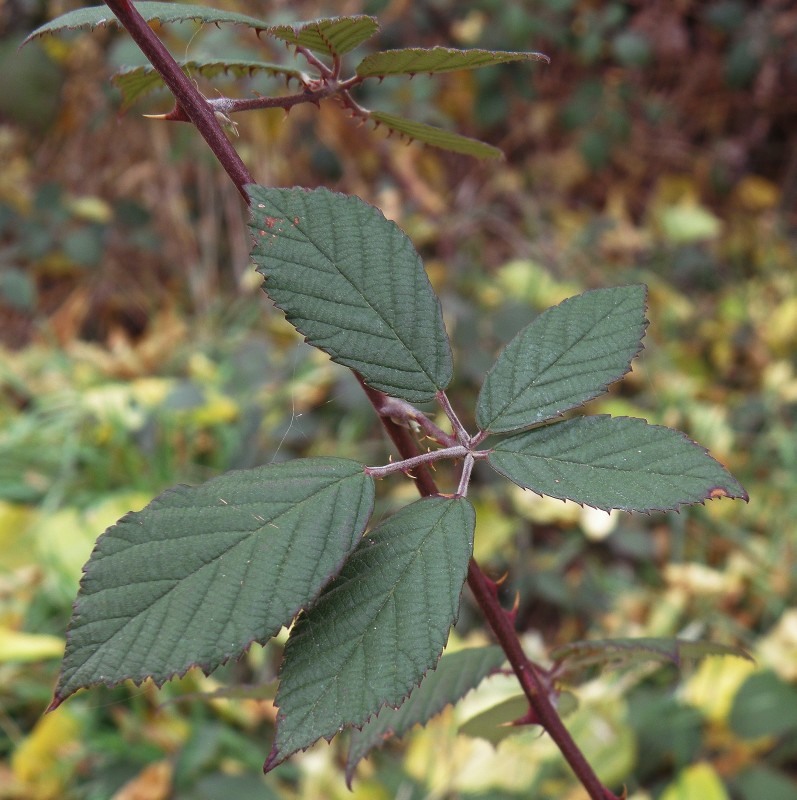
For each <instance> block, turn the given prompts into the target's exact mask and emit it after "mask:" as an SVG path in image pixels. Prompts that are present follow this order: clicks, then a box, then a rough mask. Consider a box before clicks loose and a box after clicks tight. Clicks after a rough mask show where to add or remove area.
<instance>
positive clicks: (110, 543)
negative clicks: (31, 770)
mask: <svg viewBox="0 0 797 800" xmlns="http://www.w3.org/2000/svg"><path fill="white" fill-rule="evenodd" d="M373 491H374V489H373V481H372V480H371V478H370V477H368V476H367V475H365V474H364V472H363V467H362V465H361V464H358V463H357V462H355V461H350V460H348V459H342V458H317V459H302V460H297V461H292V462H289V463H287V464H278V465H273V466H264V467H257V468H256V469H250V470H241V471H238V472H228V473H227V474H225V475H221V476H219V477H218V478H214V479H212V480H210V481H208V482H207V483H203V484H202V485H201V486H196V487H190V486H178V487H176V488H174V489H170V490H169V491H167V492H164V493H163V494H162V495H160V496H159V497H157V498H156V499H155V500H153V501H152V502H151V503H150V504H149V505H148V506H147V507H146V508H145V509H144V510H142V511H139V512H136V513H131V514H128V515H127V516H125V517H123V518H122V519H121V520H120V521H119V522H118V523H117V524H116V525H114V526H112V527H111V528H109V529H108V530H107V531H106V532H105V533H104V534H103V535H102V536H101V537H100V538H99V540H98V541H97V545H96V547H95V549H94V552H93V553H92V555H91V558H90V559H89V562H88V564H87V565H86V567H85V568H84V572H85V574H84V576H83V580H82V581H81V587H80V592H79V593H78V598H77V601H76V604H75V609H74V613H73V615H72V620H71V622H70V626H69V632H68V634H67V646H66V655H65V656H64V663H63V666H62V669H61V675H60V677H59V680H58V686H57V688H56V692H55V699H54V700H53V704H52V706H51V707H53V708H54V707H55V706H57V705H59V704H60V703H61V702H63V700H64V699H65V698H66V697H68V696H69V695H70V694H72V693H73V692H75V691H76V690H77V689H80V688H83V687H87V686H90V685H93V684H98V683H102V684H105V685H107V686H113V685H115V684H117V683H119V682H120V681H123V680H126V679H132V680H134V681H136V682H140V681H142V680H144V679H145V678H152V679H153V680H154V681H155V683H156V684H158V685H161V684H162V683H163V682H164V681H166V680H168V679H169V678H171V677H173V676H174V675H177V674H182V673H184V672H185V671H186V670H187V669H189V668H190V667H192V666H200V667H202V669H203V670H204V671H205V672H206V673H208V672H210V671H211V670H213V669H215V668H216V667H217V666H218V665H219V664H221V663H223V662H225V661H227V660H228V659H230V658H236V657H238V656H240V655H241V654H242V653H244V652H245V651H246V649H247V648H248V647H249V646H250V645H251V644H252V642H260V643H263V642H265V641H266V639H268V638H269V637H271V636H273V635H274V634H275V633H277V632H278V631H279V629H280V628H281V627H282V626H283V625H288V624H289V623H290V622H291V620H292V619H293V617H294V616H295V615H296V613H297V612H298V611H299V610H300V609H301V608H303V607H305V606H307V605H308V604H309V603H311V602H312V601H313V600H314V599H315V598H316V597H317V596H318V595H319V593H320V592H321V589H322V588H323V587H324V586H325V585H326V584H327V583H328V582H329V580H330V578H332V577H333V576H334V575H336V574H337V572H338V571H339V569H340V567H341V565H342V564H343V562H344V560H345V559H346V557H347V556H348V555H349V553H351V552H352V550H354V548H355V547H356V546H357V544H358V542H359V540H360V537H361V534H362V532H363V530H364V529H365V526H366V524H367V522H368V517H369V516H370V513H371V509H372V506H373Z"/></svg>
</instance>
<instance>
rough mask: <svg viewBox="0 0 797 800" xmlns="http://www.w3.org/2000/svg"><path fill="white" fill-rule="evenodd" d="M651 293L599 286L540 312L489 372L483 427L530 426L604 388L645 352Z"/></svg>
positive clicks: (481, 406) (482, 399)
mask: <svg viewBox="0 0 797 800" xmlns="http://www.w3.org/2000/svg"><path fill="white" fill-rule="evenodd" d="M645 297H646V289H645V287H644V286H623V287H619V288H616V289H597V290H595V291H592V292H585V293H584V294H581V295H579V296H578V297H571V298H569V299H568V300H565V301H564V302H562V303H560V304H559V305H558V306H555V307H554V308H549V309H548V310H547V311H544V312H543V313H542V314H540V316H539V317H537V319H535V320H534V322H532V323H531V324H530V325H528V326H526V327H525V328H524V329H523V330H522V331H521V332H520V333H519V334H518V335H517V336H516V337H515V338H514V339H512V341H511V342H510V343H509V344H508V345H507V346H506V347H505V348H504V350H503V352H502V353H501V355H500V356H499V357H498V360H497V361H496V363H495V365H494V366H493V368H492V370H491V371H490V372H489V373H488V375H487V377H486V379H485V381H484V385H483V386H482V389H481V392H480V394H479V401H478V406H477V411H476V420H477V422H478V425H479V427H480V428H481V429H482V430H489V431H492V432H493V433H501V432H506V431H513V430H518V429H520V428H527V427H530V426H531V425H535V424H536V423H538V422H543V421H544V420H547V419H551V418H552V417H556V416H558V415H559V414H562V413H564V412H565V411H568V410H569V409H571V408H576V407H577V406H580V405H582V404H583V403H585V402H587V400H591V399H592V398H593V397H597V396H598V395H600V394H602V393H603V392H605V391H606V388H607V387H608V386H609V384H610V383H612V382H614V381H616V380H618V379H619V378H621V377H622V376H623V375H625V374H626V373H627V372H628V371H629V370H630V369H631V361H632V359H633V358H634V357H635V356H636V355H637V354H638V353H639V351H640V350H641V349H642V336H643V335H644V333H645V326H646V325H647V320H646V319H645Z"/></svg>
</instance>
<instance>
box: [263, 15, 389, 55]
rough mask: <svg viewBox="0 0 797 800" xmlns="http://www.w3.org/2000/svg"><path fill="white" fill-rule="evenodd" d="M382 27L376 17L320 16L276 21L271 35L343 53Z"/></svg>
mask: <svg viewBox="0 0 797 800" xmlns="http://www.w3.org/2000/svg"><path fill="white" fill-rule="evenodd" d="M378 30H379V23H378V22H377V21H376V20H375V19H374V18H373V17H367V16H361V15H360V16H351V17H331V18H329V19H318V20H314V21H313V22H306V23H304V24H301V25H275V26H273V27H270V28H269V29H268V32H269V35H271V36H275V37H276V38H277V39H282V41H284V42H287V43H288V44H292V45H295V46H297V47H306V48H307V49H308V50H312V51H313V52H315V53H321V54H322V55H327V56H333V57H334V56H340V55H343V54H344V53H348V52H349V51H350V50H354V48H355V47H357V46H358V45H360V44H362V43H363V42H364V41H366V40H367V39H370V38H371V37H372V36H373V35H374V34H375V33H376V32H377V31H378Z"/></svg>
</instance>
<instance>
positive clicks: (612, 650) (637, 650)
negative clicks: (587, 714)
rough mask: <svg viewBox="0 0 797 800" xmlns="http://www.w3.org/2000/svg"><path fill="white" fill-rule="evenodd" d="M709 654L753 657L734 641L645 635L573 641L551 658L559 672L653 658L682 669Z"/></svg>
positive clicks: (652, 659)
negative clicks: (722, 641) (690, 639)
mask: <svg viewBox="0 0 797 800" xmlns="http://www.w3.org/2000/svg"><path fill="white" fill-rule="evenodd" d="M709 656H736V657H737V658H744V659H746V660H747V661H752V660H753V659H752V657H751V656H750V654H749V653H747V652H745V651H744V650H743V649H742V648H741V647H736V646H734V645H728V644H718V643H717V642H693V641H686V640H685V639H670V638H644V637H640V638H638V639H595V640H592V641H586V642H571V643H570V644H565V645H562V646H561V647H557V648H556V649H555V650H554V651H553V652H552V653H551V658H552V659H553V660H554V661H556V662H558V664H559V665H561V666H559V667H558V668H557V674H559V675H563V674H566V675H570V674H573V673H576V672H580V671H582V670H584V669H586V668H588V667H592V666H596V665H597V666H600V667H603V668H605V669H621V668H623V667H629V666H632V665H634V664H641V663H646V662H650V661H660V662H662V663H670V664H674V665H675V666H676V667H678V668H679V669H680V668H681V667H682V666H684V665H685V664H693V663H696V662H698V661H702V660H703V659H704V658H708V657H709Z"/></svg>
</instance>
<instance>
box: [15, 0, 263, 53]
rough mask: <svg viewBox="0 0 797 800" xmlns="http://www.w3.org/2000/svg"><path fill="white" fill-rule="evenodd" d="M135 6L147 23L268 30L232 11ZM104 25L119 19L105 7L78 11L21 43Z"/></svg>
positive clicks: (37, 30) (45, 27)
mask: <svg viewBox="0 0 797 800" xmlns="http://www.w3.org/2000/svg"><path fill="white" fill-rule="evenodd" d="M135 6H136V10H137V11H138V12H139V14H141V16H142V17H144V19H145V20H146V21H147V22H152V21H153V20H158V21H159V22H161V23H168V22H184V21H185V20H189V19H192V20H196V21H197V22H201V23H216V24H218V23H221V22H230V23H237V24H239V25H247V26H249V27H250V28H254V29H255V30H256V31H264V30H266V29H267V28H268V27H269V25H268V23H267V22H263V20H260V19H256V18H255V17H250V16H248V15H246V14H236V13H234V12H231V11H221V10H220V9H217V8H208V7H207V6H196V5H189V4H186V5H182V4H179V3H136V4H135ZM105 25H117V26H118V25H119V20H117V18H116V16H114V13H113V12H112V11H111V10H110V9H109V8H108V6H105V5H103V6H92V7H91V8H79V9H77V10H75V11H70V12H68V13H67V14H62V15H61V16H60V17H56V18H55V19H54V20H51V21H50V22H48V23H46V24H44V25H42V26H41V27H40V28H36V30H35V31H33V33H31V34H30V35H29V36H28V37H27V38H26V39H25V41H24V42H22V44H23V45H26V44H27V43H28V42H30V41H32V40H33V39H36V38H38V37H39V36H44V35H45V34H47V33H60V32H61V31H65V30H75V29H77V28H88V29H94V28H98V27H101V26H105Z"/></svg>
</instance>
